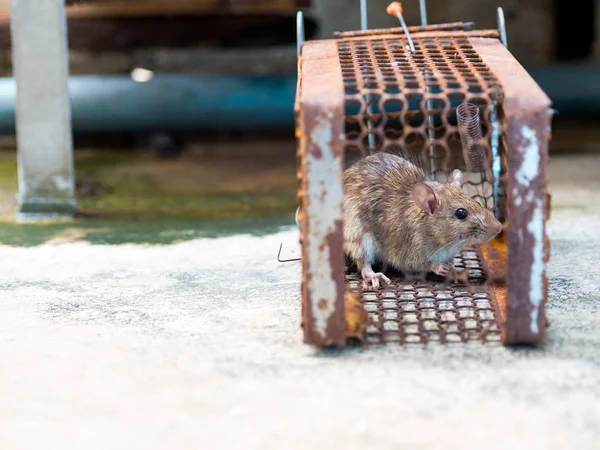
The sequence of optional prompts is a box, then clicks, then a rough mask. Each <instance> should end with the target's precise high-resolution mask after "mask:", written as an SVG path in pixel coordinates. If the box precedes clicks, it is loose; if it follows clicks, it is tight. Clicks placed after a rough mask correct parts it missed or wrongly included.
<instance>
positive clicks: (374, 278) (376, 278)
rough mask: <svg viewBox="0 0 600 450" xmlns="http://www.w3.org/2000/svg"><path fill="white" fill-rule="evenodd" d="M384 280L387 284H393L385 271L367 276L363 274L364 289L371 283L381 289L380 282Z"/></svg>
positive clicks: (376, 288) (374, 287)
mask: <svg viewBox="0 0 600 450" xmlns="http://www.w3.org/2000/svg"><path fill="white" fill-rule="evenodd" d="M380 281H382V282H384V283H385V284H392V282H391V281H390V279H389V278H388V277H386V276H385V275H384V274H383V273H381V272H378V273H372V274H369V275H366V276H363V289H369V283H371V285H372V286H373V289H375V290H376V291H377V290H379V282H380Z"/></svg>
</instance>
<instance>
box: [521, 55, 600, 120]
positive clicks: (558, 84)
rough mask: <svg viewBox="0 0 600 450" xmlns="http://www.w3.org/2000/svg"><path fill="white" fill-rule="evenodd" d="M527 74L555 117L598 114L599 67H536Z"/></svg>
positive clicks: (599, 96)
mask: <svg viewBox="0 0 600 450" xmlns="http://www.w3.org/2000/svg"><path fill="white" fill-rule="evenodd" d="M527 71H528V72H529V74H530V75H531V76H532V77H533V79H535V81H536V82H537V83H538V84H539V85H540V87H541V88H542V89H543V90H544V92H546V94H547V95H548V97H550V99H551V100H552V103H553V106H552V107H553V108H554V109H555V110H557V111H558V113H559V114H572V115H584V114H599V113H600V66H598V65H580V66H575V65H573V66H559V65H557V66H538V67H528V68H527Z"/></svg>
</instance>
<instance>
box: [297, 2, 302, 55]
mask: <svg viewBox="0 0 600 450" xmlns="http://www.w3.org/2000/svg"><path fill="white" fill-rule="evenodd" d="M303 43H304V13H303V12H302V11H298V12H297V13H296V52H297V54H298V56H300V51H301V50H302V44H303Z"/></svg>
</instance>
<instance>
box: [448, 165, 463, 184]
mask: <svg viewBox="0 0 600 450" xmlns="http://www.w3.org/2000/svg"><path fill="white" fill-rule="evenodd" d="M462 178H463V174H462V172H461V171H460V170H458V169H455V170H454V171H453V172H452V181H451V184H452V185H454V186H456V187H459V188H462Z"/></svg>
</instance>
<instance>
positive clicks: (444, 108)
mask: <svg viewBox="0 0 600 450" xmlns="http://www.w3.org/2000/svg"><path fill="white" fill-rule="evenodd" d="M469 28H470V26H468V27H467V26H466V24H460V23H458V24H444V25H441V26H440V25H437V26H424V27H413V28H412V30H411V35H412V40H413V42H414V46H415V51H414V52H411V51H409V49H408V48H407V39H406V35H405V34H404V33H402V32H401V31H398V30H392V31H390V30H369V31H364V32H349V33H337V34H336V38H335V39H331V40H321V41H310V42H305V43H304V44H303V46H302V49H301V54H300V55H299V62H298V68H299V79H298V90H297V98H296V123H297V142H298V178H299V194H298V198H299V204H300V213H299V225H300V240H301V245H302V264H303V278H302V306H303V307H302V325H303V329H304V340H305V342H306V343H308V344H312V345H316V346H328V345H340V346H342V345H346V344H347V342H348V340H349V339H354V338H358V340H359V341H361V342H363V343H366V344H370V343H387V342H399V343H429V342H441V343H449V342H466V341H473V340H475V341H480V342H502V343H504V344H538V343H543V342H545V341H546V338H547V333H546V328H547V325H548V323H547V320H546V314H545V303H546V297H547V278H546V269H545V268H546V263H547V262H548V259H549V241H548V239H547V237H546V232H545V225H546V220H547V218H548V216H549V210H550V197H549V194H548V191H547V180H546V164H547V154H548V141H549V139H550V122H551V116H552V114H551V109H550V101H549V99H548V98H547V96H546V95H545V94H544V93H543V92H542V90H541V89H540V88H539V87H538V85H537V84H536V83H535V82H534V81H533V79H532V78H531V77H530V76H529V75H528V74H527V72H526V71H525V70H524V69H523V67H522V66H521V65H520V64H519V63H518V62H517V61H516V60H515V59H514V58H513V56H512V55H511V54H510V52H509V51H508V50H507V48H506V47H505V46H504V45H503V44H502V42H501V41H500V35H499V33H498V31H496V30H484V31H473V30H470V29H469ZM461 105H463V106H462V107H464V106H469V107H472V108H475V111H477V113H476V119H477V121H478V122H479V123H480V133H479V134H477V135H476V136H474V137H473V139H471V142H469V143H465V140H464V136H463V135H462V134H461V129H460V126H459V125H460V123H461V117H462V116H461V113H462V111H463V110H462V109H460V108H462V107H461ZM457 110H458V113H457ZM461 138H463V139H462V140H461ZM398 150H401V151H403V152H405V153H406V152H408V153H410V154H412V155H414V156H415V157H416V158H417V159H418V161H420V163H421V166H422V168H423V169H424V170H425V171H426V172H427V173H428V174H429V175H430V177H431V178H433V179H436V180H440V181H445V179H446V177H447V176H449V174H450V173H451V171H452V170H453V169H455V168H458V169H461V170H463V171H464V172H465V174H466V178H467V182H466V184H465V186H464V190H465V192H466V193H467V194H468V195H470V196H471V197H472V198H474V199H475V200H476V201H478V202H479V203H480V204H482V205H484V206H485V207H487V208H489V209H490V210H492V211H494V213H495V215H496V217H497V218H499V219H500V220H501V221H502V222H503V223H504V231H503V233H502V234H501V235H500V236H499V237H498V238H496V239H495V240H494V241H492V242H491V243H488V244H485V245H482V246H481V247H480V248H466V249H464V250H463V252H462V253H461V254H460V255H459V256H458V257H457V258H455V266H456V268H457V270H461V271H466V275H467V277H466V278H465V279H466V280H468V281H466V282H463V283H461V284H449V283H446V282H445V281H444V280H440V279H437V278H435V277H432V276H431V275H428V274H421V275H419V276H409V275H406V274H400V273H397V274H388V275H391V276H390V278H391V279H392V284H391V285H390V286H386V287H383V288H382V289H380V290H379V291H371V290H364V289H362V288H361V283H359V275H358V274H357V273H356V272H355V270H354V269H353V268H352V267H347V266H346V261H345V258H344V250H343V211H342V197H343V172H344V170H345V168H346V167H348V166H349V165H351V164H352V163H353V162H354V161H356V160H357V159H358V158H361V157H364V156H366V155H368V154H370V153H373V152H378V151H386V152H395V151H398ZM473 152H474V153H475V154H474V155H473ZM473 156H474V157H473Z"/></svg>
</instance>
